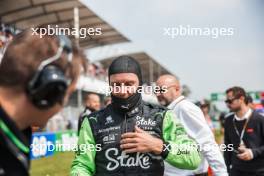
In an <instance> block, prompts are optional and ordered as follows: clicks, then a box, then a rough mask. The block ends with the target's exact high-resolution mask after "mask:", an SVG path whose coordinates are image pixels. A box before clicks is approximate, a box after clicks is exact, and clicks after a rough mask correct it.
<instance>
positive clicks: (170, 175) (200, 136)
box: [156, 75, 228, 176]
mask: <svg viewBox="0 0 264 176" xmlns="http://www.w3.org/2000/svg"><path fill="white" fill-rule="evenodd" d="M156 84H157V86H159V87H162V88H164V87H166V91H164V90H163V89H162V90H163V91H161V92H160V93H157V94H156V95H157V98H158V100H159V102H160V103H161V104H162V105H164V106H168V108H169V109H171V110H173V111H174V113H175V114H176V116H177V117H178V118H179V120H180V122H181V123H182V125H183V126H184V128H185V130H186V132H187V134H188V135H189V136H190V137H192V138H193V139H195V140H196V142H197V143H198V145H199V146H200V151H201V155H202V162H201V164H200V166H199V167H198V169H196V170H191V171H190V170H181V169H178V168H175V167H173V166H171V165H170V164H168V163H165V172H164V176H174V175H179V176H190V175H197V176H203V175H207V174H208V173H207V172H208V163H209V165H210V167H211V169H212V171H213V174H214V176H227V175H228V174H227V169H226V165H225V161H224V158H223V156H222V154H221V151H220V149H219V147H218V145H217V143H216V142H215V138H214V135H213V133H212V131H211V130H210V128H209V126H208V125H207V123H206V121H205V118H204V115H203V113H202V111H201V110H200V108H199V107H198V106H196V105H195V104H193V103H192V102H190V101H188V100H186V98H185V97H184V96H182V95H181V86H180V82H179V80H178V79H177V78H176V77H175V76H173V75H162V76H160V77H159V78H158V80H157V81H156Z"/></svg>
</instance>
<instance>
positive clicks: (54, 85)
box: [0, 29, 83, 176]
mask: <svg viewBox="0 0 264 176" xmlns="http://www.w3.org/2000/svg"><path fill="white" fill-rule="evenodd" d="M82 58H83V57H82V56H81V55H80V53H79V51H78V50H77V49H76V48H73V47H72V46H71V42H70V40H69V39H68V38H66V37H65V36H42V38H40V36H38V35H32V31H31V30H29V29H28V30H25V31H23V32H21V33H20V34H18V35H17V36H15V37H14V40H13V41H12V42H11V43H10V44H9V45H8V47H7V50H6V52H5V53H4V56H3V59H2V62H1V64H0V156H1V157H0V175H1V176H4V175H5V176H18V175H19V176H27V175H29V173H28V170H29V167H30V163H29V153H30V146H29V145H30V140H31V126H39V127H43V126H45V124H46V122H47V121H48V120H49V119H50V118H51V117H52V116H53V115H54V114H56V113H57V112H59V111H60V110H61V109H62V108H63V105H64V104H66V103H67V101H68V98H69V96H70V94H71V93H72V92H73V91H74V90H75V85H76V82H77V79H78V77H79V74H80V66H81V64H80V63H81V60H82Z"/></svg>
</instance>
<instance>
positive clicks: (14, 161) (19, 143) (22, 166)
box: [0, 107, 32, 176]
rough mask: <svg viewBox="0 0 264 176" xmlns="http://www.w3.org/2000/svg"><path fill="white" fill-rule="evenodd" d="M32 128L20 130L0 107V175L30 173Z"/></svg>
mask: <svg viewBox="0 0 264 176" xmlns="http://www.w3.org/2000/svg"><path fill="white" fill-rule="evenodd" d="M31 134H32V133H31V129H30V128H28V129H26V130H24V131H20V130H19V129H18V128H17V126H16V124H15V123H14V122H13V121H12V120H11V119H10V118H9V117H8V115H7V114H6V113H5V112H4V111H3V109H1V107H0V176H18V175H19V176H27V175H29V173H28V170H29V151H30V148H29V144H30V140H31Z"/></svg>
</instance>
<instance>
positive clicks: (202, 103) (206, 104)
mask: <svg viewBox="0 0 264 176" xmlns="http://www.w3.org/2000/svg"><path fill="white" fill-rule="evenodd" d="M196 105H197V106H199V107H200V108H201V110H202V112H203V114H204V117H205V121H206V122H207V124H208V126H209V127H210V129H211V130H212V132H213V134H215V128H214V124H213V121H212V119H211V117H210V115H209V111H210V102H209V101H208V100H202V101H199V102H197V103H196Z"/></svg>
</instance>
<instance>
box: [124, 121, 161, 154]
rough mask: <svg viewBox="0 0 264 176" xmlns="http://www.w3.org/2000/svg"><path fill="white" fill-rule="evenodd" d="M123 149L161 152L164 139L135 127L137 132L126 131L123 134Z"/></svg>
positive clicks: (127, 151)
mask: <svg viewBox="0 0 264 176" xmlns="http://www.w3.org/2000/svg"><path fill="white" fill-rule="evenodd" d="M121 138H122V140H121V142H120V143H121V145H120V147H121V149H123V150H124V151H125V152H126V153H135V152H140V153H148V152H153V153H155V154H157V155H158V154H160V153H161V152H162V149H163V141H162V140H161V139H159V138H156V137H153V136H151V135H150V134H149V133H147V132H146V131H144V130H142V129H140V128H139V127H137V126H136V127H135V132H129V133H125V134H123V135H122V136H121Z"/></svg>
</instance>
